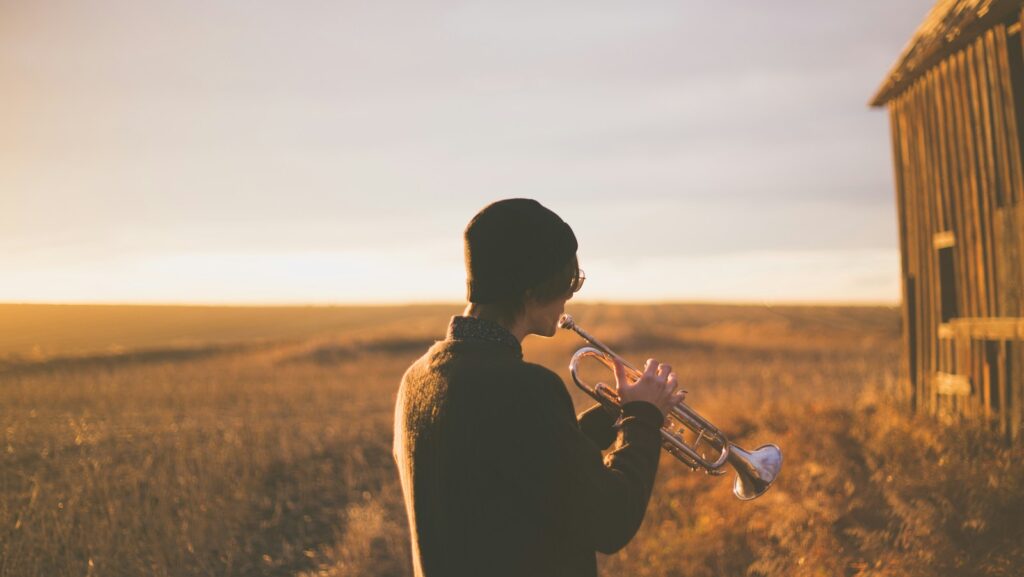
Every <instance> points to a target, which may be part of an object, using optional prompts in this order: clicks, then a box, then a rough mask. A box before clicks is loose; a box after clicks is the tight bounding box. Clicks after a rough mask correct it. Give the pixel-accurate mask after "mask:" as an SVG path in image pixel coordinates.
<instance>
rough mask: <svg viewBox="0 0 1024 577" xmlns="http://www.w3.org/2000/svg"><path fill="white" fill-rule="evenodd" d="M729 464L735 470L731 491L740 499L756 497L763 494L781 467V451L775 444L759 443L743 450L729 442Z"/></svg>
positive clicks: (745, 499) (747, 499) (746, 499)
mask: <svg viewBox="0 0 1024 577" xmlns="http://www.w3.org/2000/svg"><path fill="white" fill-rule="evenodd" d="M729 464H730V465H732V468H733V469H735V470H736V481H735V482H734V483H733V485H732V492H733V494H734V495H736V498H737V499H739V500H741V501H749V500H751V499H756V498H758V497H760V496H761V495H763V494H764V492H765V491H767V490H768V488H769V487H771V486H772V483H773V482H775V478H776V477H778V476H779V470H781V469H782V451H781V450H780V449H779V448H778V447H777V446H775V445H772V444H768V445H761V446H760V447H758V448H756V449H754V450H753V451H745V450H743V449H741V448H739V447H738V446H736V445H732V444H730V447H729Z"/></svg>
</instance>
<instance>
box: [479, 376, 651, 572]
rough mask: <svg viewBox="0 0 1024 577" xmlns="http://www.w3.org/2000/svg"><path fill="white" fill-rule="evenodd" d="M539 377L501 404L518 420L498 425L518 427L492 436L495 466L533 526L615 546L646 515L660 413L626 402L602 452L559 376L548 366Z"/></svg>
mask: <svg viewBox="0 0 1024 577" xmlns="http://www.w3.org/2000/svg"><path fill="white" fill-rule="evenodd" d="M539 376H540V377H541V381H542V382H540V383H530V384H529V386H525V387H524V389H525V394H523V395H520V396H518V397H517V399H518V402H517V403H515V405H514V406H515V408H516V410H507V409H508V407H506V410H503V411H501V414H503V415H506V418H512V419H515V420H518V426H515V425H513V424H512V423H507V424H508V426H507V427H500V426H499V427H498V428H497V430H503V431H512V430H514V431H516V434H515V435H500V436H499V437H498V438H497V439H495V444H496V446H495V447H494V448H496V449H498V451H496V452H495V454H496V455H497V456H498V460H497V461H496V463H495V466H496V467H498V469H499V470H500V471H501V474H502V475H503V476H504V477H505V478H506V479H507V480H508V482H509V484H510V487H511V488H512V489H513V491H514V495H513V496H512V498H514V499H517V500H518V501H519V503H517V506H518V505H519V504H521V505H522V507H523V511H522V512H523V513H524V514H527V515H530V516H536V520H537V526H539V527H542V528H544V529H545V530H551V531H552V533H551V534H552V535H572V536H573V538H578V539H582V540H583V542H584V543H585V544H586V545H587V546H589V547H591V548H593V549H594V550H597V551H600V552H602V553H613V552H615V551H617V550H619V549H621V548H622V547H624V546H625V545H626V543H628V542H629V540H630V539H632V538H633V535H635V534H636V531H637V530H638V529H639V528H640V524H641V522H642V521H643V517H644V513H645V511H646V509H647V503H648V501H649V500H650V496H651V490H652V488H653V486H654V477H655V474H656V473H657V469H658V458H659V456H660V432H659V428H660V427H661V423H662V420H663V417H662V414H661V412H660V411H659V410H658V408H657V407H655V406H654V405H652V404H650V403H646V402H633V403H627V404H626V405H625V406H624V407H623V410H622V421H621V424H620V427H619V429H618V431H617V439H618V441H619V444H618V446H617V448H616V449H615V451H613V452H611V453H609V454H608V455H607V457H605V458H603V459H602V456H601V451H600V450H599V449H598V447H597V446H596V445H595V444H594V443H593V442H592V441H591V440H590V439H589V438H587V436H586V435H585V434H584V433H583V432H581V430H580V428H579V425H578V423H577V422H576V420H575V415H574V414H573V410H572V404H571V400H570V399H569V396H568V394H567V393H566V391H565V386H564V384H563V383H562V380H561V378H559V377H558V376H557V375H556V374H554V373H551V372H550V371H546V373H542V374H541V375H539ZM520 403H523V404H520ZM509 415H513V416H512V417H509ZM497 418H500V417H497ZM524 424H525V426H524Z"/></svg>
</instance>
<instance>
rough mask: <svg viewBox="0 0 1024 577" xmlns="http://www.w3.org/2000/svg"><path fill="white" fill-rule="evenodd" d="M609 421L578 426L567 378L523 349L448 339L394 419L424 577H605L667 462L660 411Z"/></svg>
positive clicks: (415, 371)
mask: <svg viewBox="0 0 1024 577" xmlns="http://www.w3.org/2000/svg"><path fill="white" fill-rule="evenodd" d="M465 318H466V317H456V318H455V319H453V327H456V324H457V323H456V321H457V320H459V319H465ZM471 321H472V322H471V323H470V324H469V326H472V327H476V326H478V323H486V321H476V320H475V319H471ZM463 326H465V323H463ZM493 326H497V325H493ZM456 328H457V327H456ZM506 335H507V333H506ZM507 336H508V337H511V335H507ZM613 421H614V419H613V418H612V417H611V416H609V415H608V414H607V413H606V412H605V411H604V410H603V409H602V408H601V407H600V406H596V407H594V408H592V409H591V410H589V411H587V412H585V413H583V414H582V415H581V416H580V418H579V420H577V417H576V415H575V414H574V409H573V405H572V400H571V398H570V397H569V394H568V392H567V391H566V389H565V385H564V384H563V382H562V380H561V378H560V377H559V376H558V375H556V374H555V373H553V372H551V371H549V370H548V369H546V368H544V367H542V366H540V365H535V364H531V363H527V362H524V361H523V360H522V352H521V349H519V344H518V342H517V341H515V339H514V338H512V339H511V341H509V340H508V338H504V339H503V338H501V336H500V335H499V337H498V338H488V337H487V336H483V337H481V336H480V335H479V333H477V332H475V331H468V332H466V333H465V334H460V332H459V331H458V330H455V331H453V330H452V329H451V328H450V329H449V335H448V338H447V339H446V340H444V341H440V342H437V343H435V345H434V346H433V347H431V348H430V350H429V351H427V353H426V354H425V355H423V356H422V357H421V358H420V359H419V360H417V361H416V362H415V363H413V365H412V366H411V367H409V369H408V370H407V371H406V373H405V375H404V376H403V377H402V384H401V388H400V389H399V393H398V402H397V404H396V407H395V438H394V454H395V460H396V462H397V464H398V470H399V475H400V478H401V482H402V491H403V493H404V496H405V506H406V512H407V514H408V518H409V528H410V533H411V539H412V553H413V565H414V570H415V573H416V575H417V577H463V576H465V577H481V576H509V577H512V576H517V577H518V576H522V577H527V576H530V577H543V576H551V577H572V576H577V575H578V576H588V577H592V576H595V575H596V574H597V567H596V559H595V551H600V552H603V553H611V552H614V551H617V550H618V549H620V548H622V547H623V546H625V544H626V543H627V542H628V541H629V540H630V539H631V538H632V537H633V535H634V534H635V533H636V531H637V529H638V528H639V527H640V523H641V521H642V520H643V516H644V511H645V510H646V508H647V503H648V500H649V498H650V495H651V488H652V485H653V483H654V476H655V473H656V471H657V467H658V458H659V455H660V433H659V431H658V429H659V427H660V426H661V423H662V415H661V413H660V412H659V411H658V409H657V408H656V407H655V406H654V405H651V404H650V403H645V402H634V403H628V404H627V405H626V406H625V407H624V408H623V418H622V420H621V422H620V426H619V427H618V428H613V427H612V425H613ZM616 440H617V442H618V445H617V447H616V449H615V450H614V451H612V452H611V453H609V454H608V456H607V457H605V458H602V455H601V450H602V449H606V448H607V447H608V446H609V445H610V444H611V443H612V442H613V441H616Z"/></svg>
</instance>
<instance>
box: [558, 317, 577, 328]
mask: <svg viewBox="0 0 1024 577" xmlns="http://www.w3.org/2000/svg"><path fill="white" fill-rule="evenodd" d="M573 326H575V323H573V321H572V315H565V314H564V315H562V316H560V317H558V328H560V329H568V330H572V328H573Z"/></svg>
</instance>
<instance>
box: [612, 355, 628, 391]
mask: <svg viewBox="0 0 1024 577" xmlns="http://www.w3.org/2000/svg"><path fill="white" fill-rule="evenodd" d="M628 384H629V381H628V380H627V379H626V367H625V365H623V364H622V363H621V362H619V360H618V359H615V388H617V389H619V390H622V388H623V387H624V386H626V385H628Z"/></svg>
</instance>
